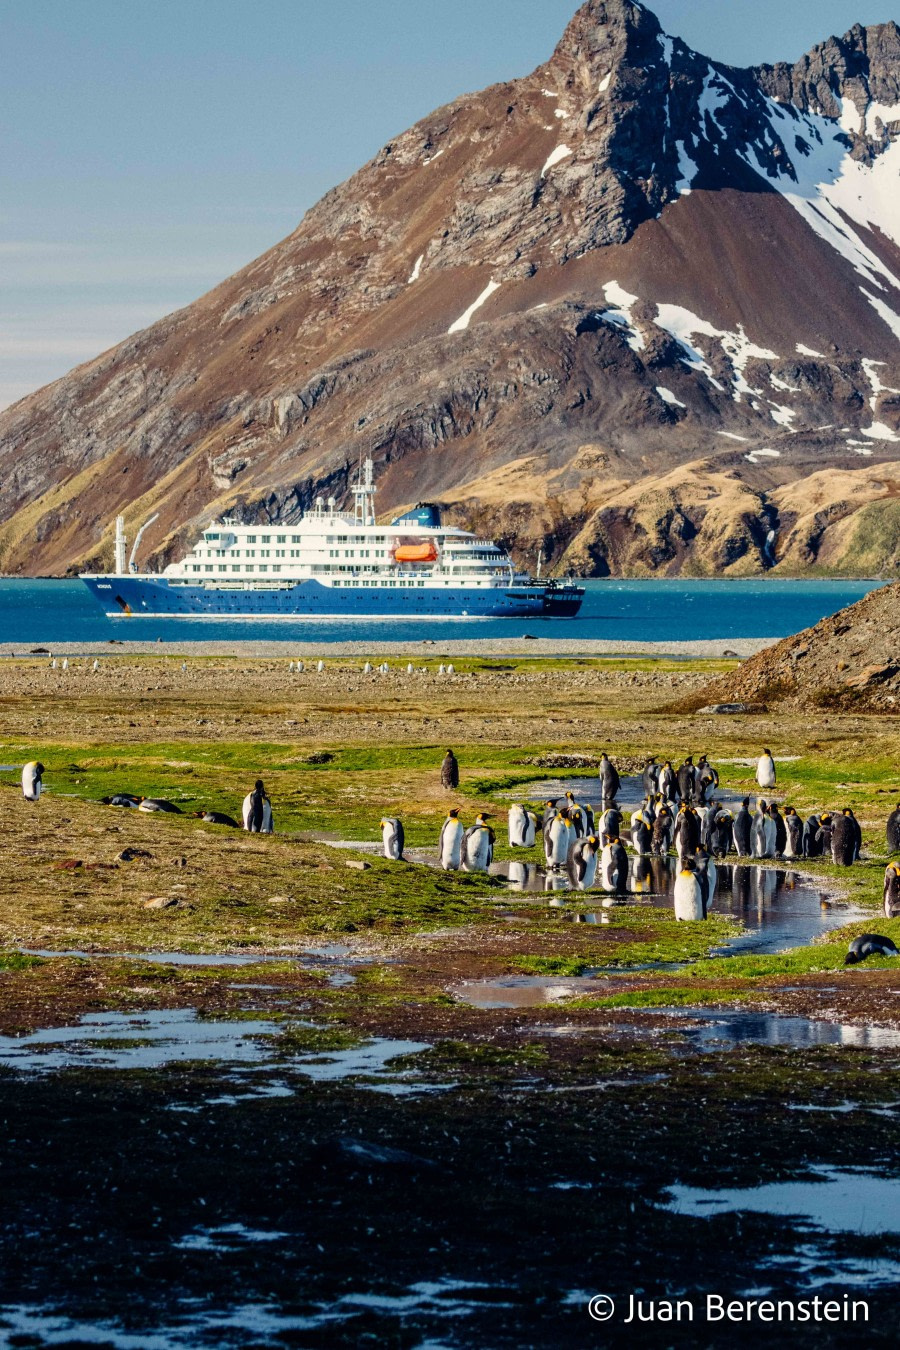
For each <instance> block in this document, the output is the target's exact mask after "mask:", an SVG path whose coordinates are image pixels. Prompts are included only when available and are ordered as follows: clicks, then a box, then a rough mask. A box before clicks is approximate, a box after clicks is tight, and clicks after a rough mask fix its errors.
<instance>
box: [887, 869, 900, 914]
mask: <svg viewBox="0 0 900 1350" xmlns="http://www.w3.org/2000/svg"><path fill="white" fill-rule="evenodd" d="M884 916H885V918H886V919H900V862H891V863H888V865H887V867H886V869H885V873H884Z"/></svg>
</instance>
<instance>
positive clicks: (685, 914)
mask: <svg viewBox="0 0 900 1350" xmlns="http://www.w3.org/2000/svg"><path fill="white" fill-rule="evenodd" d="M674 900H675V918H676V920H678V921H679V922H681V923H693V922H695V921H696V920H698V919H704V918H705V917H706V915H705V914H704V913H703V890H702V888H701V886H700V878H699V877H698V876H697V873H696V872H694V871H693V870H692V869H691V868H689V867H682V868H681V870H680V872H679V873H678V876H677V877H676V878H675V892H674Z"/></svg>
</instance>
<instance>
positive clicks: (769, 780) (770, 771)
mask: <svg viewBox="0 0 900 1350" xmlns="http://www.w3.org/2000/svg"><path fill="white" fill-rule="evenodd" d="M756 781H757V783H758V784H759V786H760V787H761V788H773V787H774V786H775V761H774V759H773V758H772V751H771V750H768V749H766V750H764V751H763V752H762V754H761V755H760V757H759V759H758V760H757V761H756Z"/></svg>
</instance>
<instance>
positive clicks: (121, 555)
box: [116, 516, 128, 577]
mask: <svg viewBox="0 0 900 1350" xmlns="http://www.w3.org/2000/svg"><path fill="white" fill-rule="evenodd" d="M127 542H128V541H127V539H126V538H125V517H124V516H116V576H117V577H122V576H124V575H125V545H126V544H127Z"/></svg>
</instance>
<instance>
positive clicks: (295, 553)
mask: <svg viewBox="0 0 900 1350" xmlns="http://www.w3.org/2000/svg"><path fill="white" fill-rule="evenodd" d="M291 557H292V558H299V557H300V550H299V549H298V548H292V549H291Z"/></svg>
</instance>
